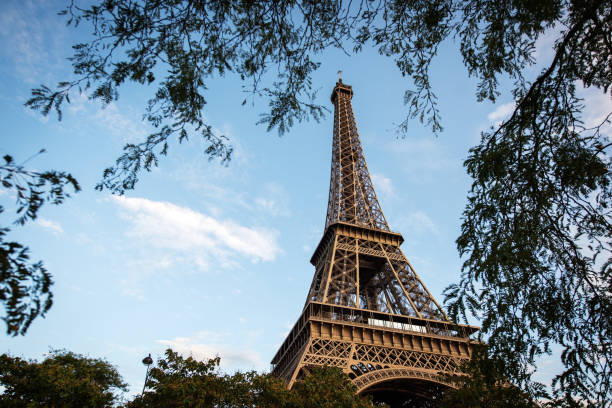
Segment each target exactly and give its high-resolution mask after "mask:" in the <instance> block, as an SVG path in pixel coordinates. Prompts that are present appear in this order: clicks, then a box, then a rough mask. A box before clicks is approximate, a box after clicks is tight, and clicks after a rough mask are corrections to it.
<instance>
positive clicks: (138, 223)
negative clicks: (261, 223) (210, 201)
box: [112, 196, 280, 267]
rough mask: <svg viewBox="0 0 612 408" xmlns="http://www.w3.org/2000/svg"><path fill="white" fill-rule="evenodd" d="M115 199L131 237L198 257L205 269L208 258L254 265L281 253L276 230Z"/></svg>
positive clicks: (157, 204)
mask: <svg viewBox="0 0 612 408" xmlns="http://www.w3.org/2000/svg"><path fill="white" fill-rule="evenodd" d="M112 200H113V201H114V202H115V203H116V204H117V205H119V206H120V207H121V208H122V209H123V210H124V213H123V216H124V217H125V219H126V220H128V222H129V223H130V224H131V229H130V231H129V234H130V235H132V236H135V237H138V238H139V240H140V242H146V243H147V244H148V245H152V246H155V247H157V248H162V249H167V250H172V251H175V252H176V253H177V254H182V256H191V255H190V254H199V255H200V256H201V258H199V259H196V258H194V259H193V261H194V262H195V261H197V262H196V263H200V264H201V265H202V266H204V267H205V266H206V265H207V264H208V262H207V259H208V258H209V257H214V258H216V260H217V261H220V263H221V264H223V262H224V261H229V259H230V258H234V257H235V255H242V256H245V257H247V258H249V259H250V260H252V261H254V262H257V261H272V260H274V259H275V257H276V255H277V254H278V253H279V251H280V249H279V247H278V244H277V237H278V231H276V230H272V229H264V228H253V227H246V226H243V225H240V224H237V223H235V222H234V221H232V220H224V221H220V220H217V219H215V218H213V217H210V216H207V215H205V214H202V213H199V212H196V211H193V210H191V209H189V208H186V207H179V206H177V205H174V204H171V203H168V202H160V201H151V200H147V199H145V198H127V197H118V196H113V197H112ZM194 256H195V255H194Z"/></svg>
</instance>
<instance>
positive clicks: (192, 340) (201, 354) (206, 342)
mask: <svg viewBox="0 0 612 408" xmlns="http://www.w3.org/2000/svg"><path fill="white" fill-rule="evenodd" d="M230 337H234V336H231V335H230V334H229V333H215V332H209V331H200V332H198V333H196V334H195V335H194V336H192V337H175V338H173V339H171V340H157V343H158V344H161V345H163V346H164V347H168V348H171V349H172V350H174V351H176V352H178V353H180V354H182V355H183V356H185V357H193V358H195V359H196V360H205V359H209V358H214V357H217V356H219V357H221V368H223V369H224V370H226V371H235V370H253V369H255V370H264V369H265V368H266V367H267V364H266V363H265V361H264V360H263V359H262V358H261V356H260V355H259V353H258V352H256V351H255V350H252V349H250V347H248V345H246V344H243V345H239V346H229V345H227V344H226V342H227V340H228V339H229V338H230ZM247 337H248V336H247Z"/></svg>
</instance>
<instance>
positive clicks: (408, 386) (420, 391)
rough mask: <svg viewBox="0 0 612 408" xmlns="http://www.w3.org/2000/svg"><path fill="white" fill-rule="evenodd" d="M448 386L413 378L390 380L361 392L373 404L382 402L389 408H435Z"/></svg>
mask: <svg viewBox="0 0 612 408" xmlns="http://www.w3.org/2000/svg"><path fill="white" fill-rule="evenodd" d="M447 389H449V387H448V386H446V385H443V384H439V383H436V382H431V381H425V380H420V379H414V378H398V379H390V380H387V381H384V382H381V383H378V384H374V385H372V386H371V387H368V388H367V389H365V390H363V391H362V392H361V393H360V394H362V395H371V396H372V399H373V400H374V402H384V403H386V404H387V405H388V406H389V407H390V408H436V407H438V406H440V401H441V399H442V397H443V396H444V392H445V391H446V390H447Z"/></svg>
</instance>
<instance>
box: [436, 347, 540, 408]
mask: <svg viewBox="0 0 612 408" xmlns="http://www.w3.org/2000/svg"><path fill="white" fill-rule="evenodd" d="M461 369H462V371H463V373H465V374H466V375H465V376H461V377H450V378H449V379H450V380H451V381H455V382H456V383H457V388H456V389H452V388H449V389H447V390H446V392H445V393H444V396H443V398H442V401H441V403H440V407H441V408H485V407H486V408H535V407H538V406H541V405H542V401H544V399H549V398H548V395H547V393H546V391H545V390H544V389H543V388H542V387H539V388H538V389H537V393H536V395H532V394H530V393H526V392H524V391H522V390H521V389H520V388H518V387H516V386H515V385H513V384H511V383H510V382H508V373H507V372H506V369H507V368H506V363H505V361H503V360H502V359H501V358H490V357H489V353H488V350H487V347H486V346H485V345H482V344H481V345H477V344H474V345H473V353H472V356H471V358H470V359H469V360H467V361H466V362H465V363H464V364H463V366H462V367H461ZM536 397H540V398H541V400H540V402H538V401H537V400H536Z"/></svg>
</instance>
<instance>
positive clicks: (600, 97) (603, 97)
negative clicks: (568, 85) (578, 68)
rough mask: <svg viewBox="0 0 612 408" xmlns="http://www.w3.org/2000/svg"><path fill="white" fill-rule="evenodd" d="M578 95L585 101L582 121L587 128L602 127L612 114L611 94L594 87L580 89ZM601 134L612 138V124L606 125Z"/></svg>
mask: <svg viewBox="0 0 612 408" xmlns="http://www.w3.org/2000/svg"><path fill="white" fill-rule="evenodd" d="M578 95H579V96H580V97H581V98H583V99H584V110H583V111H582V114H583V115H582V120H583V121H584V126H586V127H587V128H590V127H594V126H599V125H601V124H602V123H603V121H604V120H605V119H606V117H607V116H608V115H609V114H610V113H611V112H612V97H610V94H609V93H607V92H603V90H601V89H597V88H594V87H591V88H582V87H578ZM600 132H601V133H602V134H603V135H606V136H607V137H608V138H610V137H612V124H611V123H610V122H608V123H605V124H604V125H603V126H602V127H601V129H600Z"/></svg>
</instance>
